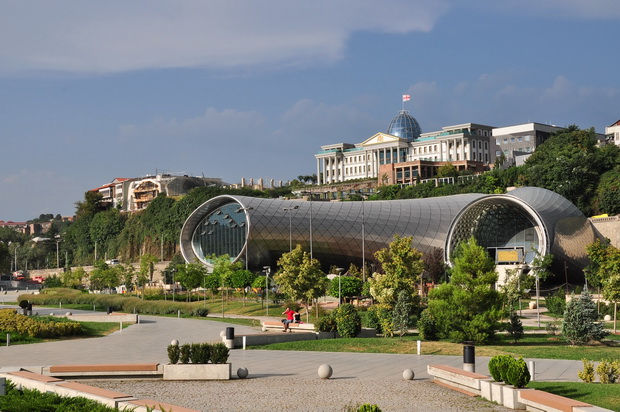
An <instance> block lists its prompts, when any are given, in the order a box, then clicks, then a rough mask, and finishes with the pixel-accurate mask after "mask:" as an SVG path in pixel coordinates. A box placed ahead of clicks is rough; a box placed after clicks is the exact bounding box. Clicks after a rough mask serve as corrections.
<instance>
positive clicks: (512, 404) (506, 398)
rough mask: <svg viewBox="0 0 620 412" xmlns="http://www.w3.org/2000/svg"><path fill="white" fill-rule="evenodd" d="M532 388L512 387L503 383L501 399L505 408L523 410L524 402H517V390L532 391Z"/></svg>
mask: <svg viewBox="0 0 620 412" xmlns="http://www.w3.org/2000/svg"><path fill="white" fill-rule="evenodd" d="M532 390H534V389H532V388H519V389H517V388H513V387H512V386H510V385H503V387H502V400H503V403H502V404H503V405H504V406H505V407H506V408H511V409H518V410H525V404H524V403H521V402H519V391H532Z"/></svg>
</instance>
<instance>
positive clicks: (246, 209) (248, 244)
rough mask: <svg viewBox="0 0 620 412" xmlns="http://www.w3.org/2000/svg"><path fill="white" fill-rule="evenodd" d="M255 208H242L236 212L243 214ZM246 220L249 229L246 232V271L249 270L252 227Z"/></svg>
mask: <svg viewBox="0 0 620 412" xmlns="http://www.w3.org/2000/svg"><path fill="white" fill-rule="evenodd" d="M253 209H254V208H253V207H240V208H239V209H237V210H236V212H237V213H241V212H248V211H250V210H253ZM247 220H248V219H246V224H245V227H246V228H247V230H246V235H245V270H248V249H249V247H250V225H249V224H248V223H247Z"/></svg>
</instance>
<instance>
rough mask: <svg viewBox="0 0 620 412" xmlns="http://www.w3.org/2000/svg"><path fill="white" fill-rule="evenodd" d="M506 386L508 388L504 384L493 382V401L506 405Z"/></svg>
mask: <svg viewBox="0 0 620 412" xmlns="http://www.w3.org/2000/svg"><path fill="white" fill-rule="evenodd" d="M504 386H506V384H504V382H491V399H490V400H491V401H493V402H497V403H499V404H500V405H503V404H504V396H503V393H504Z"/></svg>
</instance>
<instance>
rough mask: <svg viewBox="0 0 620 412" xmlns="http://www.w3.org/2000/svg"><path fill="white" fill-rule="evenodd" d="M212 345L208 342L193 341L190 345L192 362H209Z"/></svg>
mask: <svg viewBox="0 0 620 412" xmlns="http://www.w3.org/2000/svg"><path fill="white" fill-rule="evenodd" d="M210 355H211V345H210V344H208V343H192V344H191V345H190V351H189V358H190V360H191V361H192V363H197V364H204V363H209V357H210Z"/></svg>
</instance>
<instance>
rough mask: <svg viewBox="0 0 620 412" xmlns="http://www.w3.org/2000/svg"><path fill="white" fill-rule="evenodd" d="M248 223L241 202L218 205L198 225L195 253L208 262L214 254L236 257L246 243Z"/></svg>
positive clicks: (194, 240) (195, 235)
mask: <svg viewBox="0 0 620 412" xmlns="http://www.w3.org/2000/svg"><path fill="white" fill-rule="evenodd" d="M246 224H247V220H246V216H245V213H244V209H243V207H242V206H241V205H240V204H239V203H236V202H231V203H228V204H224V205H222V206H221V207H218V208H217V209H216V210H214V211H213V212H211V213H209V214H208V215H207V216H205V217H204V218H203V219H202V220H201V222H200V223H199V224H198V225H197V226H196V230H195V231H194V235H193V237H192V246H193V249H194V253H195V254H196V256H198V257H199V258H200V259H201V260H203V261H207V262H210V259H209V257H210V256H211V255H213V254H215V255H216V256H221V255H224V254H227V255H228V256H229V257H230V258H231V259H234V258H236V257H237V256H238V255H239V254H240V253H241V252H242V251H243V248H244V245H245V239H246V229H245V226H246Z"/></svg>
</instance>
